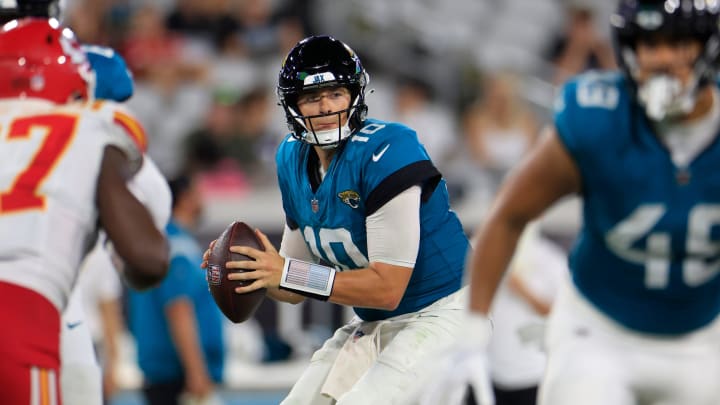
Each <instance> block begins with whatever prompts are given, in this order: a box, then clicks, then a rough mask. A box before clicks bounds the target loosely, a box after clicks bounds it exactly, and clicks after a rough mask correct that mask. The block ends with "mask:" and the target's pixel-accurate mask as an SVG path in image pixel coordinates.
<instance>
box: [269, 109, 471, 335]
mask: <svg viewBox="0 0 720 405" xmlns="http://www.w3.org/2000/svg"><path fill="white" fill-rule="evenodd" d="M311 152H312V146H310V145H307V144H305V143H302V142H300V141H297V140H295V139H294V138H293V137H292V136H290V135H288V136H287V137H286V138H285V140H284V142H282V143H281V144H280V146H279V148H278V152H277V167H278V181H279V185H280V191H281V193H282V200H283V208H284V210H285V215H286V222H287V224H288V226H289V227H290V228H291V229H300V231H301V232H302V234H303V236H304V238H305V242H306V243H307V246H308V248H309V249H310V251H311V252H312V253H313V254H314V255H315V256H316V257H317V258H318V259H322V260H323V261H325V262H326V263H329V264H331V265H333V266H334V267H335V268H336V269H337V270H338V271H347V270H353V269H360V268H364V267H367V266H368V264H369V263H368V251H367V233H366V229H365V219H366V218H367V217H368V216H369V215H372V214H373V213H374V212H376V211H377V210H378V209H379V208H380V207H382V206H383V205H384V204H385V203H386V202H388V201H390V200H391V199H392V198H394V197H395V196H397V195H398V194H399V193H401V192H403V191H404V190H406V189H408V188H409V187H411V186H413V185H420V186H422V204H421V206H420V248H419V251H418V255H417V259H416V262H415V268H414V270H413V273H412V277H411V278H410V282H409V284H408V287H407V290H406V291H405V295H404V297H403V299H402V301H401V302H400V305H399V306H398V308H397V309H395V310H394V311H384V310H379V309H370V308H354V309H355V313H357V315H358V316H360V317H361V318H362V319H364V320H368V321H373V320H379V319H386V318H389V317H392V316H396V315H401V314H406V313H409V312H414V311H417V310H419V309H421V308H423V307H425V306H427V305H429V304H431V303H433V302H435V301H436V300H438V299H439V298H442V297H445V296H447V295H449V294H451V293H453V292H455V291H457V290H458V289H459V288H460V285H461V282H462V274H463V265H464V262H465V255H466V254H467V250H468V247H469V242H468V239H467V237H466V235H465V233H464V231H463V228H462V226H461V224H460V221H459V220H458V218H457V216H456V215H455V213H454V212H453V211H451V210H450V204H449V200H448V193H447V187H446V185H445V180H444V179H442V177H441V175H440V173H439V172H438V171H437V169H436V168H435V166H433V164H432V162H431V161H430V158H429V157H428V155H427V152H426V151H425V148H424V147H423V146H422V145H421V144H420V142H419V141H418V139H417V135H416V134H415V131H413V130H412V129H410V128H408V127H406V126H404V125H402V124H398V123H390V122H382V121H377V120H367V121H366V122H365V125H364V127H363V128H362V129H361V130H359V131H358V133H356V134H354V135H353V136H352V137H350V138H349V139H348V140H346V141H345V142H344V143H343V144H342V145H340V146H339V149H338V151H337V153H336V154H335V156H334V158H333V161H332V162H331V164H330V167H329V168H328V171H327V174H326V176H325V178H324V180H323V181H322V182H320V181H319V179H313V177H314V176H315V172H316V170H314V169H311V170H308V167H311V168H314V167H317V166H316V164H315V165H313V162H312V160H313V159H314V160H315V161H316V160H317V156H316V155H315V153H314V152H312V153H311ZM313 183H314V184H315V185H316V187H313ZM398 237H402V230H398Z"/></svg>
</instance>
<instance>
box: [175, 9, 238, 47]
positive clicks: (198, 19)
mask: <svg viewBox="0 0 720 405" xmlns="http://www.w3.org/2000/svg"><path fill="white" fill-rule="evenodd" d="M230 1H233V0H178V1H177V3H176V6H175V8H174V9H173V10H172V11H171V12H170V14H169V15H168V16H167V18H166V20H165V26H166V27H167V28H168V29H169V30H170V31H172V32H173V33H175V34H177V35H180V36H182V37H183V38H184V39H186V40H187V41H190V42H195V43H196V44H197V45H198V46H206V47H208V48H212V49H214V50H215V51H216V52H217V51H218V50H220V49H222V48H223V47H224V44H225V43H226V42H227V40H228V38H229V37H230V35H232V33H233V32H234V31H235V30H236V29H237V26H238V22H237V21H236V20H235V19H234V18H233V17H232V16H231V15H230V14H229V8H230Z"/></svg>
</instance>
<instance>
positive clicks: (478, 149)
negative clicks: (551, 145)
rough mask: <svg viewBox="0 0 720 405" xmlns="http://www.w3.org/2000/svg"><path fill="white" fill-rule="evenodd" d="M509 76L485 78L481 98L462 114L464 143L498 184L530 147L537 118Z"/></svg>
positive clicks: (498, 75)
mask: <svg viewBox="0 0 720 405" xmlns="http://www.w3.org/2000/svg"><path fill="white" fill-rule="evenodd" d="M518 82H519V79H518V77H517V76H515V75H513V74H510V73H499V74H492V75H489V76H488V77H486V78H485V80H484V85H483V95H482V96H481V98H480V99H479V100H478V101H477V102H475V103H473V104H471V105H470V106H469V107H468V108H467V109H466V111H465V113H464V118H463V119H464V129H465V131H464V132H465V143H466V145H467V147H468V150H469V152H470V154H471V156H472V158H473V160H474V161H475V163H476V164H478V165H480V166H481V167H482V168H483V169H485V170H486V171H487V172H488V173H489V175H490V176H491V177H492V179H493V182H494V183H495V184H497V183H498V182H499V181H500V179H502V177H503V176H504V175H505V173H506V172H507V171H508V170H510V169H511V168H512V167H513V165H515V164H516V163H517V162H518V160H519V159H520V158H521V157H522V156H523V155H524V154H525V153H526V152H527V151H528V149H529V148H530V146H531V145H532V143H533V141H534V139H535V136H536V132H537V130H538V123H537V119H536V118H535V116H534V114H533V112H532V110H530V108H529V106H528V105H527V104H526V103H525V102H524V101H523V100H522V99H521V98H520V96H519V94H518V89H517V83H518Z"/></svg>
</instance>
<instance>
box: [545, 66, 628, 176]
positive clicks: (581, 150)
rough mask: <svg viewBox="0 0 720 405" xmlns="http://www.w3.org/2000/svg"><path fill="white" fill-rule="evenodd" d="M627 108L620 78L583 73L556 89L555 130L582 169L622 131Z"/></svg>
mask: <svg viewBox="0 0 720 405" xmlns="http://www.w3.org/2000/svg"><path fill="white" fill-rule="evenodd" d="M627 107H628V97H627V93H626V91H625V90H624V82H622V80H621V76H619V75H618V74H599V73H587V74H583V75H580V76H577V77H576V78H574V79H572V80H570V81H568V82H567V83H566V84H565V85H564V86H563V87H562V88H561V89H560V92H559V93H558V96H557V97H556V99H555V103H554V123H555V129H556V130H557V133H558V136H559V137H560V140H561V141H562V143H563V144H564V145H565V147H566V148H567V150H568V152H570V154H571V156H572V157H573V158H574V160H575V161H576V162H577V163H578V164H580V165H581V166H582V165H584V164H585V163H589V161H588V159H590V160H592V158H593V156H594V155H597V151H599V150H603V149H604V148H605V147H606V146H607V143H608V142H615V141H616V140H617V139H618V137H619V136H621V135H622V134H623V133H624V132H625V131H624V129H625V127H626V123H627V116H629V112H627V111H626V110H627ZM623 111H626V112H627V114H625V115H624V114H623Z"/></svg>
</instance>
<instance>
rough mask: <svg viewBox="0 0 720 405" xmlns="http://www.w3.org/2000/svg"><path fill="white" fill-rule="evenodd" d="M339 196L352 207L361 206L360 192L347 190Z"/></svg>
mask: <svg viewBox="0 0 720 405" xmlns="http://www.w3.org/2000/svg"><path fill="white" fill-rule="evenodd" d="M338 197H340V200H342V202H344V203H345V204H347V205H349V206H350V208H357V207H359V206H360V194H358V193H357V192H356V191H353V190H345V191H342V192H340V193H338Z"/></svg>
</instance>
